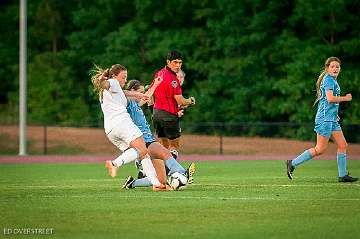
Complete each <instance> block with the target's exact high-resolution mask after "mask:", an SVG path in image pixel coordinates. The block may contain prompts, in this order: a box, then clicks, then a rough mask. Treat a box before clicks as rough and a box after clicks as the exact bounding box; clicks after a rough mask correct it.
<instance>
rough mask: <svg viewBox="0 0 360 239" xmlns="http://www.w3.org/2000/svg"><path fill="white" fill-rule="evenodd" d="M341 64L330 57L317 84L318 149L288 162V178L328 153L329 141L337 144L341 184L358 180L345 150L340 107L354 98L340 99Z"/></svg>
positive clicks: (316, 120)
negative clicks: (348, 172) (353, 175)
mask: <svg viewBox="0 0 360 239" xmlns="http://www.w3.org/2000/svg"><path fill="white" fill-rule="evenodd" d="M340 64H341V62H340V60H339V59H338V58H336V57H329V58H328V59H327V60H326V61H325V69H324V71H323V72H322V73H321V74H320V76H319V78H318V80H317V82H316V90H317V93H316V100H315V103H314V105H315V104H316V103H318V109H317V113H316V117H315V128H314V131H315V132H316V134H317V135H316V146H315V147H314V148H310V149H308V150H305V151H304V152H303V153H302V154H301V155H299V156H298V157H297V158H295V159H293V160H288V161H287V162H286V165H287V175H288V177H289V179H292V178H293V172H294V170H295V168H296V167H297V166H299V165H300V164H302V163H304V162H306V161H308V160H310V159H312V158H313V157H315V156H318V155H321V154H322V153H324V152H325V150H326V148H327V146H328V143H329V139H330V137H332V139H333V140H334V141H335V142H336V144H337V156H336V158H337V164H338V176H339V178H338V181H339V182H355V181H357V180H358V178H356V177H351V176H350V175H349V174H347V173H346V149H347V142H346V139H345V137H344V134H343V132H342V130H341V126H340V124H339V122H338V121H339V119H340V118H339V116H338V111H339V103H340V102H345V101H351V100H352V96H351V94H346V95H345V96H340V86H339V83H338V81H337V77H338V75H339V73H340Z"/></svg>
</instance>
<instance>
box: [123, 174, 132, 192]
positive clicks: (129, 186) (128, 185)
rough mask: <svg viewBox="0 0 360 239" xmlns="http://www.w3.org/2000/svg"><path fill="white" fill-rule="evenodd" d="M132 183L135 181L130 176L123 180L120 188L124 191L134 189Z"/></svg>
mask: <svg viewBox="0 0 360 239" xmlns="http://www.w3.org/2000/svg"><path fill="white" fill-rule="evenodd" d="M133 182H135V179H134V178H133V177H131V176H128V177H127V179H126V180H125V183H124V184H123V185H122V187H121V188H124V189H132V188H134V187H133V185H132V184H133Z"/></svg>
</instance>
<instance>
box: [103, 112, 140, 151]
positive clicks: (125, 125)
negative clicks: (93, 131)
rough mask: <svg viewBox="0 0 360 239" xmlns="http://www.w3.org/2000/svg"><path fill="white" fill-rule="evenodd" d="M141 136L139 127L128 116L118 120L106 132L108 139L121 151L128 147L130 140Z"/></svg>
mask: <svg viewBox="0 0 360 239" xmlns="http://www.w3.org/2000/svg"><path fill="white" fill-rule="evenodd" d="M140 136H142V133H141V131H140V129H139V128H138V127H137V126H136V125H135V124H134V122H133V121H132V120H131V119H130V118H128V119H123V120H122V121H120V122H119V123H118V124H117V125H116V126H115V127H114V128H112V130H111V131H110V132H109V133H108V134H107V137H108V139H109V140H110V141H111V143H113V144H114V145H115V146H116V147H118V148H119V149H120V150H121V151H123V152H124V151H125V150H126V149H127V148H129V146H130V143H131V141H133V140H134V139H137V138H139V137H140Z"/></svg>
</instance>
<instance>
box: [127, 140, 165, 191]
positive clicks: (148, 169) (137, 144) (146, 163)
mask: <svg viewBox="0 0 360 239" xmlns="http://www.w3.org/2000/svg"><path fill="white" fill-rule="evenodd" d="M130 146H131V147H133V148H136V149H137V150H138V152H139V158H140V160H141V164H142V166H143V169H144V173H145V174H146V176H148V178H149V180H150V181H151V183H152V184H153V185H154V186H156V187H158V186H161V183H160V181H159V179H158V178H157V175H156V170H155V168H154V165H153V164H152V162H151V159H150V156H149V154H148V151H147V148H146V145H145V141H144V138H143V137H140V138H137V139H135V140H133V141H131V143H130Z"/></svg>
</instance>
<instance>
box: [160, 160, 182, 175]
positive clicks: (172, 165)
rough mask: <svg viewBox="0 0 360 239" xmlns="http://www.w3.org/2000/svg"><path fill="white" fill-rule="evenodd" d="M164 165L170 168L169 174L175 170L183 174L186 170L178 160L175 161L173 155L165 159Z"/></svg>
mask: <svg viewBox="0 0 360 239" xmlns="http://www.w3.org/2000/svg"><path fill="white" fill-rule="evenodd" d="M165 165H166V167H167V168H168V169H169V170H170V172H169V173H170V174H173V173H175V172H179V173H181V174H184V173H185V172H186V170H185V169H184V168H183V166H181V164H179V163H178V161H176V159H174V158H173V157H171V158H168V159H167V160H165Z"/></svg>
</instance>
